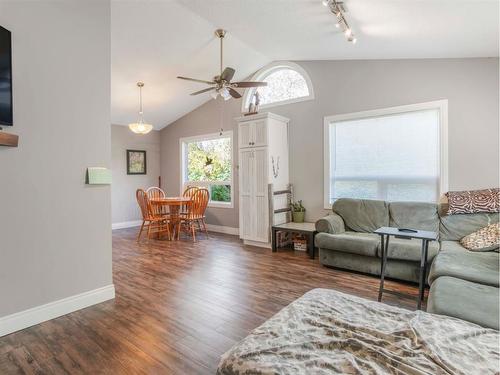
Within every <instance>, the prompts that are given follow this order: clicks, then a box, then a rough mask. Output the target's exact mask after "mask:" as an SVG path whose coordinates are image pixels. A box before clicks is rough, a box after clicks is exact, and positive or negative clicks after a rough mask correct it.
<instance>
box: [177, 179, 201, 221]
mask: <svg viewBox="0 0 500 375" xmlns="http://www.w3.org/2000/svg"><path fill="white" fill-rule="evenodd" d="M198 189H199V187H198V186H188V187H186V189H184V192H183V193H182V196H183V197H184V198H193V195H194V193H196V191H197V190H198ZM187 211H188V205H187V204H185V205H183V206H182V207H181V210H180V213H181V215H185V214H187Z"/></svg>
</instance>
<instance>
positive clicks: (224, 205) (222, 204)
mask: <svg viewBox="0 0 500 375" xmlns="http://www.w3.org/2000/svg"><path fill="white" fill-rule="evenodd" d="M208 207H209V208H234V205H233V203H232V202H208Z"/></svg>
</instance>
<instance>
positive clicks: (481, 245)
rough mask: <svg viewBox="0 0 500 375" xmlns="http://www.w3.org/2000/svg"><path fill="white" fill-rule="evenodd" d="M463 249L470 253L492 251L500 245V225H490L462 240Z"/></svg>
mask: <svg viewBox="0 0 500 375" xmlns="http://www.w3.org/2000/svg"><path fill="white" fill-rule="evenodd" d="M460 243H461V244H462V246H463V247H465V248H466V249H467V250H470V251H490V250H495V249H498V247H499V245H500V223H495V224H490V225H488V226H487V227H484V228H481V229H479V230H478V231H476V232H474V233H471V234H469V235H467V236H465V237H464V238H462V239H461V240H460Z"/></svg>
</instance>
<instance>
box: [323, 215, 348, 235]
mask: <svg viewBox="0 0 500 375" xmlns="http://www.w3.org/2000/svg"><path fill="white" fill-rule="evenodd" d="M316 230H317V231H318V232H323V233H330V234H335V233H343V232H345V225H344V219H342V218H341V217H340V216H339V215H337V214H336V213H332V214H330V215H328V216H325V217H323V218H321V219H319V220H318V221H316Z"/></svg>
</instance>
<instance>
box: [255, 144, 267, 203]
mask: <svg viewBox="0 0 500 375" xmlns="http://www.w3.org/2000/svg"><path fill="white" fill-rule="evenodd" d="M253 159H254V175H255V177H254V193H255V196H259V197H262V196H266V197H267V165H268V161H267V149H265V148H260V149H259V148H257V149H255V150H254V157H253Z"/></svg>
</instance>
